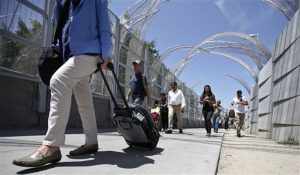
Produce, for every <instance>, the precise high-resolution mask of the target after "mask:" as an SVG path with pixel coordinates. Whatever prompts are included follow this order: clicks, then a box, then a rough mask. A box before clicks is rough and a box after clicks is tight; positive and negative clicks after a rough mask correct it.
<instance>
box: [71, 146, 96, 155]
mask: <svg viewBox="0 0 300 175" xmlns="http://www.w3.org/2000/svg"><path fill="white" fill-rule="evenodd" d="M97 151H98V144H93V145H81V146H80V147H79V148H77V149H75V150H73V151H70V152H69V154H70V156H78V155H83V154H88V153H95V152H97Z"/></svg>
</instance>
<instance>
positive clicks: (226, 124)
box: [224, 113, 229, 130]
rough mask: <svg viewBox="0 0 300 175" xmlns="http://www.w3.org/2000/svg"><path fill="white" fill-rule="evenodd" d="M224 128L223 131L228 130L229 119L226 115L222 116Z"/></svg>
mask: <svg viewBox="0 0 300 175" xmlns="http://www.w3.org/2000/svg"><path fill="white" fill-rule="evenodd" d="M224 128H225V130H228V128H229V117H228V114H227V113H226V114H225V116H224Z"/></svg>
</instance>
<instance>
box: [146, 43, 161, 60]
mask: <svg viewBox="0 0 300 175" xmlns="http://www.w3.org/2000/svg"><path fill="white" fill-rule="evenodd" d="M144 47H145V48H146V49H148V51H149V52H150V53H151V54H152V55H153V56H154V58H156V57H157V56H158V50H157V49H156V41H155V40H152V41H150V42H147V41H144Z"/></svg>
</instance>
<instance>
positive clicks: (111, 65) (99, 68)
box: [97, 63, 130, 110]
mask: <svg viewBox="0 0 300 175" xmlns="http://www.w3.org/2000/svg"><path fill="white" fill-rule="evenodd" d="M101 65H102V63H98V65H97V67H98V70H99V71H100V73H101V76H102V78H103V81H104V83H105V85H106V88H107V90H108V92H109V95H110V96H111V99H112V100H113V102H114V104H115V107H116V108H120V107H119V105H118V104H117V101H116V98H115V97H114V96H113V93H112V91H111V89H110V87H109V84H108V82H107V79H106V77H105V75H104V73H103V71H102V69H101V67H100V66H101ZM107 68H108V69H109V70H110V71H111V72H112V74H113V77H114V79H115V81H116V83H117V87H118V90H119V93H120V94H121V96H122V99H123V101H124V104H125V106H126V108H127V109H128V110H129V109H130V107H129V105H128V102H127V101H126V98H125V95H124V94H123V92H122V89H121V86H120V82H119V80H118V78H117V75H116V73H115V70H114V65H113V63H108V64H107Z"/></svg>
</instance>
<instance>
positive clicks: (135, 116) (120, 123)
mask: <svg viewBox="0 0 300 175" xmlns="http://www.w3.org/2000/svg"><path fill="white" fill-rule="evenodd" d="M107 67H108V69H110V70H111V71H112V75H113V77H114V79H115V81H116V84H117V88H118V91H119V93H120V94H121V96H122V99H123V101H124V104H125V106H122V107H120V106H119V105H118V104H117V102H116V99H115V97H114V96H113V94H112V91H111V89H110V87H109V85H108V82H107V80H106V78H105V75H104V74H103V71H102V70H101V69H99V71H100V73H101V75H102V77H103V80H104V83H105V85H106V87H107V90H108V92H109V94H110V96H111V99H112V101H113V103H114V105H115V108H114V116H113V121H114V123H115V125H116V127H117V128H118V131H119V133H120V134H121V135H122V136H123V137H124V139H125V141H126V143H127V144H128V145H129V146H130V147H132V146H139V147H146V148H149V149H154V148H155V147H156V145H157V143H158V141H159V136H160V135H159V131H158V129H157V128H156V125H155V123H154V121H153V119H152V116H151V114H150V113H149V112H148V111H147V110H146V109H144V108H143V107H142V106H141V105H138V104H129V103H128V102H127V101H126V99H125V95H124V94H123V92H122V89H121V86H120V83H119V81H118V78H117V76H116V74H115V71H114V66H113V64H112V63H109V64H108V66H107Z"/></svg>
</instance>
